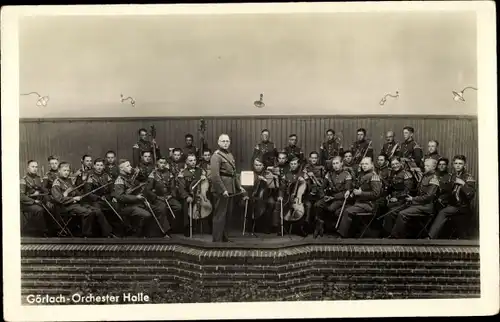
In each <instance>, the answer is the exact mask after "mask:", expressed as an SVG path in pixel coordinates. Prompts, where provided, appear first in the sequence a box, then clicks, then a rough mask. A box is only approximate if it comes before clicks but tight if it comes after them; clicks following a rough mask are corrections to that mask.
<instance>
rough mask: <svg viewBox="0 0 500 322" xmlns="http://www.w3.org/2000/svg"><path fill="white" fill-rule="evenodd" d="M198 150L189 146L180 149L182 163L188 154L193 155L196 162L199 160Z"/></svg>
mask: <svg viewBox="0 0 500 322" xmlns="http://www.w3.org/2000/svg"><path fill="white" fill-rule="evenodd" d="M199 152H200V151H199V150H198V148H197V147H196V146H194V145H190V146H185V147H183V148H182V161H184V162H185V161H186V158H187V156H188V155H190V154H194V155H195V156H196V160H198V159H199V157H200V156H199Z"/></svg>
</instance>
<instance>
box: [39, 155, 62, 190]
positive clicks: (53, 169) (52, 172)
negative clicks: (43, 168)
mask: <svg viewBox="0 0 500 322" xmlns="http://www.w3.org/2000/svg"><path fill="white" fill-rule="evenodd" d="M47 161H48V162H49V171H48V172H47V173H45V175H44V176H43V180H42V181H43V187H44V188H45V189H47V190H48V191H49V193H50V189H52V184H53V183H54V180H56V179H57V176H58V174H59V157H57V156H55V155H51V156H50V157H48V159H47Z"/></svg>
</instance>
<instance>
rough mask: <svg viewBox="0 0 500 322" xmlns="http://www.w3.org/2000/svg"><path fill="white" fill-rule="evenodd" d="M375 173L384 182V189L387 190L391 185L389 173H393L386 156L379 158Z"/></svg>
mask: <svg viewBox="0 0 500 322" xmlns="http://www.w3.org/2000/svg"><path fill="white" fill-rule="evenodd" d="M375 172H376V173H377V174H378V176H379V177H380V180H382V184H383V185H384V189H387V186H388V184H389V181H388V179H389V173H390V172H391V169H390V164H389V161H387V158H386V156H385V155H384V154H381V155H379V156H378V157H377V164H375Z"/></svg>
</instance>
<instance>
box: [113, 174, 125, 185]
mask: <svg viewBox="0 0 500 322" xmlns="http://www.w3.org/2000/svg"><path fill="white" fill-rule="evenodd" d="M119 184H125V182H124V181H123V179H122V177H120V176H119V177H118V178H116V180H115V185H119Z"/></svg>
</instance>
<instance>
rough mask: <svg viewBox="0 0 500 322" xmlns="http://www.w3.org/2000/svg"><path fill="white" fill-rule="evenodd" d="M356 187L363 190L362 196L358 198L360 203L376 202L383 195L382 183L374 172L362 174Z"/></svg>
mask: <svg viewBox="0 0 500 322" xmlns="http://www.w3.org/2000/svg"><path fill="white" fill-rule="evenodd" d="M356 185H357V186H358V188H359V189H361V194H360V195H358V196H356V199H357V200H359V201H376V200H377V199H378V198H380V195H381V193H382V181H381V180H380V177H379V176H378V174H376V173H375V172H374V171H373V170H370V171H368V172H363V173H361V174H360V177H359V178H358V180H357V182H356Z"/></svg>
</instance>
